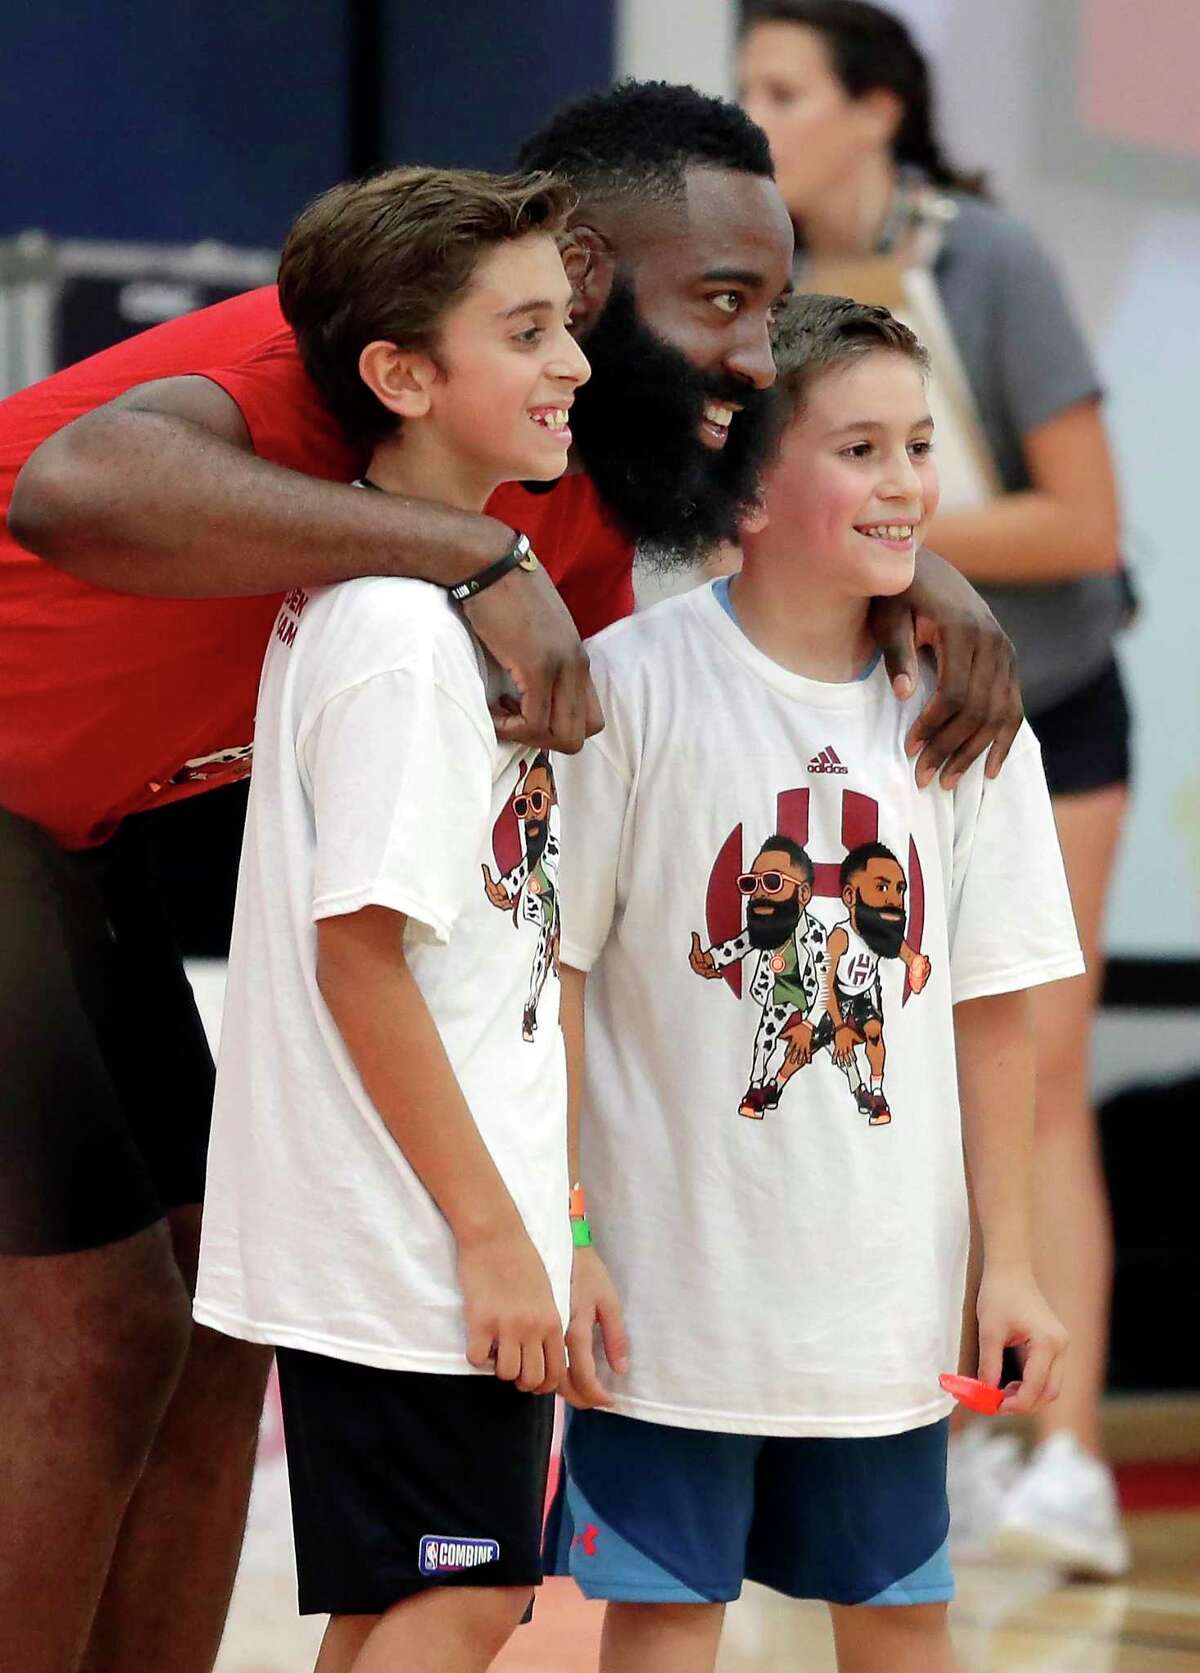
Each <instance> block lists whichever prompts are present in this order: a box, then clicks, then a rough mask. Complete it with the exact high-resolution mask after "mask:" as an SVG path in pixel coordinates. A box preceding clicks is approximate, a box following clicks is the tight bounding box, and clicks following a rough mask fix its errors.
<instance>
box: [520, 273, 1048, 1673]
mask: <svg viewBox="0 0 1200 1673" xmlns="http://www.w3.org/2000/svg"><path fill="white" fill-rule="evenodd" d="M775 353H776V359H777V363H778V367H779V384H780V396H781V402H782V406H783V418H784V421H785V428H784V431H783V435H782V441H781V443H780V447H779V453H778V457H777V459H776V460H775V462H774V463H773V465H772V466H771V468H770V469H769V471H768V473H767V478H766V481H765V485H764V503H765V509H764V511H763V514H762V516H761V517H760V518H759V519H758V526H757V527H755V528H753V529H751V530H749V531H747V533H746V536H745V541H744V557H745V562H744V567H743V569H742V571H741V573H740V574H738V575H737V576H735V577H733V578H732V580H731V579H730V578H729V577H724V578H722V579H721V580H719V581H717V582H715V583H714V584H713V585H711V586H708V587H702V588H699V589H697V590H696V591H695V592H692V593H688V594H685V595H683V596H682V597H680V598H677V599H672V600H670V601H668V602H666V603H664V604H661V605H659V606H657V607H656V608H655V609H652V610H649V611H647V612H646V613H645V614H644V615H643V616H641V617H634V618H632V619H630V620H629V621H627V622H623V623H620V624H618V625H616V626H615V627H612V628H610V629H608V630H607V631H606V632H605V633H602V634H601V635H599V637H598V638H596V639H595V640H593V641H592V642H591V645H590V652H591V658H592V671H593V676H594V678H595V680H596V684H597V689H598V691H599V693H600V698H601V702H602V704H603V707H604V711H605V715H606V717H607V726H606V728H605V731H604V732H603V734H602V735H601V736H599V737H598V738H594V739H592V740H591V741H590V742H589V743H588V744H587V745H586V746H585V748H584V750H583V752H582V754H581V755H580V756H579V757H578V758H576V759H575V760H573V761H571V762H569V763H564V764H563V767H562V769H561V771H560V780H561V783H562V790H563V806H564V846H563V854H564V864H563V884H564V889H565V891H566V895H567V898H568V900H569V902H570V907H569V911H568V913H567V916H566V918H565V920H564V929H563V942H562V960H563V1027H564V1030H565V1031H566V1032H567V1035H568V1040H570V1039H571V1038H572V1037H575V1036H579V1037H581V1036H582V1033H583V1026H584V1014H585V1013H584V996H585V981H586V1032H587V1042H588V1053H587V1062H586V1065H585V1071H586V1072H585V1076H584V1081H583V1085H582V1087H581V1088H580V1089H579V1091H580V1095H581V1096H580V1100H579V1101H581V1102H582V1135H581V1139H580V1140H579V1141H577V1148H578V1149H579V1151H580V1157H579V1158H575V1157H573V1159H572V1170H571V1171H572V1174H573V1176H577V1177H580V1178H581V1179H582V1181H583V1183H584V1185H585V1186H586V1188H587V1192H588V1195H589V1197H590V1199H591V1206H592V1208H593V1210H594V1216H595V1222H596V1228H597V1237H598V1239H599V1242H600V1246H601V1248H602V1249H603V1251H604V1255H605V1259H606V1261H607V1264H608V1267H609V1269H610V1270H611V1274H612V1280H613V1281H614V1282H615V1284H616V1288H617V1291H618V1293H619V1294H620V1296H621V1298H622V1300H623V1302H624V1306H625V1312H626V1319H625V1322H626V1326H627V1329H628V1336H629V1344H630V1366H629V1370H628V1373H627V1375H624V1376H618V1377H617V1378H616V1380H615V1381H613V1382H612V1385H611V1386H612V1392H613V1397H614V1398H613V1408H614V1409H613V1410H612V1411H608V1412H597V1411H587V1410H584V1411H580V1412H577V1413H573V1414H572V1416H571V1420H570V1423H569V1425H568V1429H567V1436H566V1443H565V1454H564V1457H565V1465H566V1469H565V1483H564V1487H563V1489H562V1491H561V1494H560V1498H559V1500H558V1504H557V1507H556V1515H555V1518H554V1519H553V1522H552V1527H551V1530H550V1534H549V1541H550V1546H551V1549H552V1550H553V1551H554V1553H555V1561H556V1564H557V1566H559V1567H561V1568H564V1569H569V1571H570V1572H571V1573H572V1574H573V1575H574V1576H575V1578H576V1580H577V1581H578V1583H579V1585H580V1586H581V1587H582V1588H583V1590H584V1591H585V1592H586V1593H587V1594H588V1596H590V1597H601V1598H605V1599H607V1600H608V1609H607V1613H606V1617H605V1626H604V1637H603V1648H602V1653H601V1668H602V1670H603V1673H625V1670H626V1669H631V1668H636V1669H637V1670H638V1673H710V1670H711V1669H712V1667H713V1665H714V1662H715V1659H716V1653H717V1644H718V1640H719V1637H720V1632H721V1623H722V1616H723V1612H724V1604H725V1603H726V1602H727V1601H728V1600H730V1599H732V1598H735V1597H737V1595H738V1594H739V1592H740V1590H741V1586H742V1582H743V1580H745V1579H753V1580H756V1581H758V1582H760V1583H762V1584H765V1585H767V1586H770V1587H773V1588H774V1589H776V1590H777V1591H780V1592H782V1593H784V1594H786V1595H789V1596H793V1597H809V1598H821V1599H823V1600H825V1601H827V1602H828V1603H829V1605H830V1608H831V1613H832V1617H833V1627H834V1636H835V1639H836V1643H837V1652H838V1665H839V1668H841V1669H842V1673H948V1670H949V1669H951V1668H952V1666H953V1652H952V1648H951V1644H950V1639H949V1634H948V1631H947V1622H946V1604H947V1601H948V1600H949V1598H950V1597H951V1596H952V1595H953V1579H952V1575H951V1572H950V1566H949V1560H948V1556H947V1552H946V1534H947V1523H948V1511H947V1504H946V1486H945V1470H946V1428H947V1414H948V1412H949V1409H950V1405H951V1402H950V1400H949V1398H948V1397H947V1396H946V1395H945V1394H943V1392H942V1391H941V1389H940V1388H939V1385H938V1377H939V1373H942V1372H946V1371H953V1370H954V1369H955V1366H956V1362H957V1359H958V1347H959V1335H960V1327H961V1315H962V1302H963V1288H964V1277H965V1264H966V1254H967V1194H966V1182H965V1178H964V1167H963V1149H964V1143H965V1148H966V1156H967V1163H968V1166H969V1168H970V1173H971V1181H972V1188H973V1191H974V1194H975V1199H976V1202H977V1204H978V1208H979V1217H980V1221H981V1224H982V1228H983V1241H984V1259H985V1264H984V1270H983V1281H982V1286H981V1289H980V1293H979V1303H978V1312H979V1327H980V1363H979V1374H980V1376H981V1377H982V1378H984V1379H985V1380H987V1381H988V1382H990V1383H993V1384H997V1383H998V1382H999V1378H1000V1369H1001V1354H1002V1352H1003V1349H1004V1348H1005V1347H1006V1346H1014V1347H1016V1348H1017V1349H1018V1351H1019V1353H1020V1355H1021V1357H1022V1360H1023V1380H1022V1381H1021V1383H1019V1384H1017V1385H1014V1386H1012V1387H1010V1388H1009V1389H1008V1390H1007V1391H1006V1397H1005V1399H1004V1402H1003V1409H1005V1410H1008V1411H1014V1412H1016V1411H1028V1410H1031V1409H1032V1408H1033V1407H1034V1406H1035V1405H1037V1404H1038V1403H1040V1402H1041V1401H1042V1400H1045V1399H1052V1398H1053V1397H1054V1394H1055V1391H1056V1389H1057V1384H1058V1378H1059V1375H1060V1361H1061V1355H1062V1352H1063V1349H1064V1347H1065V1335H1064V1333H1063V1331H1062V1328H1061V1326H1060V1325H1059V1324H1058V1322H1057V1320H1056V1319H1055V1318H1054V1317H1053V1315H1052V1314H1051V1312H1050V1309H1049V1308H1048V1306H1047V1305H1046V1302H1045V1301H1044V1299H1043V1297H1042V1295H1041V1293H1040V1291H1039V1289H1038V1286H1037V1284H1036V1282H1035V1280H1034V1277H1033V1273H1032V1270H1031V1266H1030V1241H1029V1223H1028V1222H1029V1188H1030V1181H1029V1145H1030V1136H1031V1129H1032V1116H1033V1108H1032V1038H1031V1031H1030V1013H1029V999H1028V994H1027V991H1026V990H1028V989H1030V988H1033V987H1035V986H1037V985H1038V984H1040V983H1043V982H1050V981H1055V980H1058V979H1060V978H1062V977H1066V976H1070V975H1074V974H1075V973H1076V972H1077V971H1078V970H1079V968H1080V957H1079V949H1078V944H1077V941H1076V937H1075V932H1074V925H1073V922H1072V918H1071V908H1070V901H1069V899H1068V896H1067V891H1066V885H1065V882H1064V879H1063V873H1062V864H1061V860H1060V857H1059V853H1058V847H1057V841H1056V838H1055V832H1054V823H1053V819H1052V816H1051V813H1050V806H1049V800H1048V797H1047V793H1046V787H1045V781H1044V778H1043V775H1042V768H1041V761H1040V757H1039V752H1038V747H1037V743H1036V741H1035V739H1034V737H1033V735H1032V733H1031V732H1029V730H1028V728H1025V729H1024V730H1023V732H1022V733H1021V734H1020V735H1019V736H1018V739H1017V742H1016V744H1015V746H1014V749H1013V752H1012V755H1011V756H1010V758H1009V760H1008V762H1007V763H1006V765H1005V767H1004V770H1003V772H1002V773H1001V774H1000V775H999V777H997V778H995V779H987V778H986V777H985V775H984V770H983V766H982V764H981V763H977V764H976V766H975V767H973V768H972V769H971V770H970V771H969V772H968V773H967V774H966V775H965V776H964V778H963V779H962V781H961V783H960V784H958V785H957V786H956V787H955V788H954V789H953V790H952V791H948V790H945V789H942V788H941V787H930V788H929V789H927V790H924V791H922V790H920V789H918V787H917V786H916V784H915V783H914V782H913V777H912V773H911V771H910V770H909V767H908V763H907V760H906V756H905V750H904V739H905V736H906V733H907V730H908V727H909V726H910V725H911V722H912V717H913V715H914V714H915V713H916V711H917V709H918V708H919V707H920V705H921V703H922V702H923V701H924V697H923V694H922V693H921V692H920V691H919V690H918V691H916V692H914V693H913V694H912V695H911V696H910V697H909V698H908V699H907V700H906V701H902V700H901V699H900V698H898V697H897V696H896V694H895V692H894V691H893V690H892V688H891V686H890V685H889V682H888V680H887V677H886V673H885V671H884V669H883V668H882V667H881V666H880V665H879V660H878V657H877V656H876V655H874V654H873V646H872V644H871V640H870V635H869V633H868V631H867V610H868V607H869V603H870V600H871V598H872V597H877V596H887V595H889V594H893V593H896V592H899V591H901V590H903V588H904V587H905V586H907V585H908V582H909V579H910V577H911V575H912V571H913V563H914V558H915V554H916V551H917V548H918V547H919V545H920V543H921V539H922V536H923V534H924V531H925V529H926V527H927V525H928V523H929V521H930V519H931V518H932V516H933V513H934V511H935V510H936V506H937V476H936V470H935V467H934V463H933V458H932V445H933V443H932V429H933V426H932V421H931V419H930V417H929V412H928V406H927V403H926V399H925V387H924V371H925V356H924V354H923V351H922V350H921V348H920V346H919V345H918V343H917V341H916V339H915V338H914V337H913V335H912V333H911V332H910V331H908V330H907V329H906V328H905V327H904V326H902V325H900V324H899V323H898V322H897V321H896V320H895V319H893V318H892V316H891V315H890V314H888V313H887V312H886V310H883V309H879V308H871V307H864V306H861V305H860V304H858V303H855V302H851V301H849V300H846V299H843V298H836V297H821V296H808V297H800V298H797V299H796V300H794V301H793V302H791V303H789V304H788V305H787V306H786V307H785V309H784V310H783V313H782V317H781V320H780V322H779V329H778V333H777V338H776V342H775ZM751 955H753V956H751ZM585 973H586V974H585ZM697 978H700V979H701V980H700V981H698V980H697ZM885 1024H886V1028H885ZM885 1036H886V1043H885ZM885 1062H886V1092H885V1081H884V1072H885ZM572 1090H573V1092H575V1091H576V1088H575V1087H574V1086H573V1089H572ZM960 1104H961V1111H960ZM578 1113H579V1112H578V1110H576V1111H575V1116H576V1117H577V1116H578ZM573 1124H574V1122H573ZM610 1288H611V1286H610V1281H609V1278H608V1275H607V1274H606V1273H605V1272H604V1270H603V1269H602V1268H601V1266H600V1263H599V1258H598V1256H597V1255H595V1254H594V1253H592V1252H589V1251H581V1252H580V1256H579V1260H578V1261H577V1265H576V1276H575V1290H574V1298H573V1299H574V1311H573V1317H572V1321H571V1326H570V1329H569V1331H568V1342H569V1343H570V1344H571V1346H572V1368H573V1374H574V1373H575V1372H576V1371H580V1370H581V1369H583V1368H585V1366H586V1357H585V1350H586V1343H587V1342H588V1340H589V1339H590V1337H591V1335H592V1323H593V1306H592V1300H591V1297H592V1296H593V1295H594V1296H595V1297H597V1298H598V1299H599V1301H600V1303H601V1305H602V1306H604V1307H607V1306H608V1305H609V1301H608V1297H609V1293H610ZM614 1369H615V1367H614ZM864 1606H869V1607H864Z"/></svg>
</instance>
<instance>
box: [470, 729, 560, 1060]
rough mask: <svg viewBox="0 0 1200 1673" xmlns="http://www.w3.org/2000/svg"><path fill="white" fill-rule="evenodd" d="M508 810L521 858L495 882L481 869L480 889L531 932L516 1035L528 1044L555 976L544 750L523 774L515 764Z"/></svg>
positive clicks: (553, 817)
mask: <svg viewBox="0 0 1200 1673" xmlns="http://www.w3.org/2000/svg"><path fill="white" fill-rule="evenodd" d="M509 807H510V808H511V810H512V812H513V814H514V815H515V817H516V820H517V823H518V826H519V828H520V832H521V848H522V853H521V858H520V860H519V861H518V862H517V864H516V865H515V866H514V867H513V868H512V870H511V871H508V872H506V873H505V874H504V875H503V876H501V877H499V878H495V877H493V876H492V873H491V868H490V867H489V866H487V865H485V866H483V868H482V869H483V886H484V889H485V891H486V893H487V897H488V899H489V900H490V901H491V903H492V905H493V906H494V907H496V909H497V910H498V911H500V912H508V911H511V912H512V914H513V923H514V924H516V923H517V922H518V916H519V919H520V921H521V922H524V923H527V924H533V925H535V926H536V929H537V945H536V947H535V949H534V955H533V969H532V972H531V974H530V979H529V997H528V999H527V1000H526V1002H525V1010H524V1014H523V1016H522V1018H521V1037H522V1039H524V1040H532V1039H533V1036H534V1034H535V1032H536V1030H537V1009H538V1001H539V999H540V998H541V994H542V989H543V988H544V987H545V985H546V978H547V976H548V975H549V974H550V972H551V970H553V972H554V974H555V976H557V975H558V944H559V900H558V858H559V821H558V793H557V791H556V789H555V784H554V769H553V768H552V767H551V765H550V757H549V756H548V755H547V754H546V753H545V751H544V750H543V751H542V752H541V753H540V754H538V755H536V756H535V757H534V759H533V762H532V764H531V765H530V767H529V769H528V771H525V767H524V763H522V764H521V767H520V768H519V769H518V772H517V786H516V789H515V790H514V792H513V795H512V797H511V798H510V801H509Z"/></svg>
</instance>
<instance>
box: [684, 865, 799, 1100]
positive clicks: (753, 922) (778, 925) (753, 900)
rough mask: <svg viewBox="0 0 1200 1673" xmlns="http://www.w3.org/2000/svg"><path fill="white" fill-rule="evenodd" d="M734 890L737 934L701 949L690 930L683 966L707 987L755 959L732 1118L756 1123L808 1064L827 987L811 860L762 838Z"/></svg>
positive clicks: (696, 938) (698, 939)
mask: <svg viewBox="0 0 1200 1673" xmlns="http://www.w3.org/2000/svg"><path fill="white" fill-rule="evenodd" d="M737 886H738V890H739V893H740V894H741V895H742V897H743V898H744V900H745V902H746V927H745V929H744V930H743V931H742V933H741V935H739V936H736V937H735V938H734V939H733V940H731V941H725V942H721V943H719V944H717V945H716V946H713V947H709V948H707V949H704V948H703V947H702V946H701V943H700V937H699V935H698V934H697V933H696V931H695V930H693V931H692V949H691V953H690V954H689V962H690V964H691V967H692V969H693V970H694V971H695V972H696V974H697V976H702V977H704V979H705V980H706V981H712V980H715V979H716V978H718V977H720V975H721V973H722V972H723V971H724V970H726V969H727V968H728V967H729V966H730V965H731V964H734V963H736V962H739V961H740V960H742V959H744V958H746V957H747V955H748V954H749V953H751V952H757V953H758V964H757V967H756V969H755V972H754V977H753V980H752V981H751V983H750V997H751V999H752V1000H754V1002H755V1003H756V1004H757V1005H759V1006H761V1012H762V1014H761V1016H760V1017H759V1022H758V1028H757V1030H756V1031H755V1035H754V1057H753V1061H752V1063H751V1067H750V1080H749V1084H748V1086H747V1088H746V1091H745V1093H744V1095H743V1097H742V1101H741V1104H740V1105H739V1109H738V1113H739V1114H740V1115H744V1116H747V1117H749V1118H750V1119H751V1120H755V1121H761V1120H762V1119H763V1117H764V1115H765V1114H766V1112H767V1110H773V1109H775V1108H776V1107H777V1106H778V1103H779V1100H780V1097H781V1096H782V1094H783V1088H784V1087H785V1086H786V1085H787V1082H788V1080H789V1079H790V1078H791V1076H792V1075H793V1074H794V1073H795V1071H796V1069H797V1068H799V1067H800V1066H801V1064H803V1063H807V1062H809V1061H810V1058H811V1050H812V1041H813V1038H814V1036H815V1034H816V1031H817V1029H818V1027H819V1026H820V1022H821V1019H822V1016H823V1006H824V1002H825V993H826V988H827V963H828V955H827V951H826V931H825V927H824V925H823V924H822V923H821V922H820V920H819V919H817V918H814V917H812V916H811V915H810V913H809V912H808V904H809V902H810V901H811V899H812V891H813V864H812V861H811V860H810V859H809V857H808V855H807V853H806V852H805V850H804V849H803V848H802V847H801V846H800V844H799V843H797V842H793V841H792V840H791V839H790V838H789V837H785V836H782V835H778V834H777V835H775V836H770V837H768V838H767V840H766V842H764V843H763V845H762V847H761V848H760V849H759V851H758V854H757V855H756V856H755V859H754V863H753V865H752V866H751V868H750V870H749V871H747V872H742V873H741V874H740V876H739V877H738V879H737Z"/></svg>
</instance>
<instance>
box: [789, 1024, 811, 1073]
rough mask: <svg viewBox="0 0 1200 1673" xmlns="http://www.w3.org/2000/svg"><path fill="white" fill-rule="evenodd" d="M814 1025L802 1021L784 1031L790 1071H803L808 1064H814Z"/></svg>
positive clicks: (790, 1025)
mask: <svg viewBox="0 0 1200 1673" xmlns="http://www.w3.org/2000/svg"><path fill="white" fill-rule="evenodd" d="M812 1037H813V1025H812V1023H811V1022H805V1021H803V1019H801V1020H800V1021H799V1022H793V1023H790V1024H789V1025H788V1027H787V1028H785V1029H784V1031H783V1038H784V1039H785V1040H786V1041H787V1065H788V1067H789V1068H790V1069H803V1068H804V1066H805V1064H806V1063H811V1062H812Z"/></svg>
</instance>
